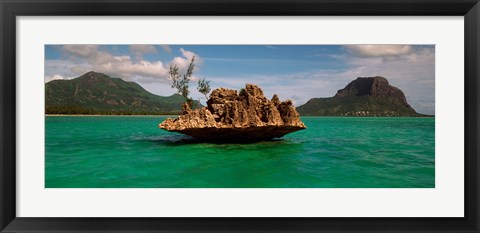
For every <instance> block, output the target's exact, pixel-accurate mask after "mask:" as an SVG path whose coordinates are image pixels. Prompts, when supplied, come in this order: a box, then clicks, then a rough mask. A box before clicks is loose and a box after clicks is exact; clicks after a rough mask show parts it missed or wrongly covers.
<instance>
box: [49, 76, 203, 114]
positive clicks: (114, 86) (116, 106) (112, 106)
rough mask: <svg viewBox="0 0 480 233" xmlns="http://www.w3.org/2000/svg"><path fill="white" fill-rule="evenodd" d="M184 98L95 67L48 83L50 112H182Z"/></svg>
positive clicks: (196, 102) (197, 103)
mask: <svg viewBox="0 0 480 233" xmlns="http://www.w3.org/2000/svg"><path fill="white" fill-rule="evenodd" d="M183 102H185V99H184V98H183V97H182V96H181V95H178V94H174V95H171V96H168V97H163V96H158V95H154V94H152V93H150V92H148V91H146V90H145V89H144V88H143V87H141V86H140V85H138V84H137V83H135V82H126V81H123V80H122V79H119V78H111V77H109V76H108V75H105V74H102V73H97V72H93V71H91V72H88V73H86V74H84V75H82V76H80V77H78V78H75V79H71V80H53V81H50V82H48V83H46V84H45V113H46V114H106V115H110V114H112V115H117V114H119V115H131V114H153V115H158V114H178V113H180V112H181V108H182V103H183ZM194 104H196V105H197V106H200V105H199V102H198V101H195V103H194Z"/></svg>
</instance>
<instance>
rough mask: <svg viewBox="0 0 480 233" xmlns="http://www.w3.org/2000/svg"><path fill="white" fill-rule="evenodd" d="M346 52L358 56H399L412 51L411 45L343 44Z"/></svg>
mask: <svg viewBox="0 0 480 233" xmlns="http://www.w3.org/2000/svg"><path fill="white" fill-rule="evenodd" d="M343 47H344V48H345V49H346V50H347V52H349V53H350V54H353V55H355V56H359V57H385V56H401V55H406V54H410V53H411V52H412V51H413V48H412V46H411V45H344V46H343Z"/></svg>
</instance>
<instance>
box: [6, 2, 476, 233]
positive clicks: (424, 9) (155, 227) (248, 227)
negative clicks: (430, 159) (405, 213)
mask: <svg viewBox="0 0 480 233" xmlns="http://www.w3.org/2000/svg"><path fill="white" fill-rule="evenodd" d="M0 8H1V9H0V10H1V13H0V15H1V18H0V20H1V36H0V39H1V47H0V56H1V64H0V71H1V78H0V87H1V91H0V93H1V94H0V102H1V106H0V112H1V116H0V117H1V119H0V126H1V134H0V138H1V141H0V148H1V152H0V153H1V154H0V161H1V164H0V166H1V173H0V182H1V183H0V229H1V232H301V231H310V232H373V231H377V232H479V229H480V227H479V216H480V215H479V202H478V200H479V199H480V196H479V182H480V179H479V177H480V173H479V158H478V157H479V155H478V152H479V140H478V139H479V137H478V136H479V130H478V126H479V124H478V123H479V119H480V118H479V104H480V101H479V94H478V91H479V90H480V86H479V68H478V66H479V64H480V62H479V55H480V46H479V41H480V29H479V22H480V4H479V2H478V0H463V1H461V0H300V1H294V0H275V1H271V0H230V1H226V0H175V1H173V0H156V1H153V0H142V1H135V0H104V1H93V0H70V1H60V0H1V1H0ZM36 15H38V16H58V15H61V16H68V15H72V16H78V15H82V16H94V15H105V16H118V15H120V16H124V15H125V16H127V15H128V16H150V15H178V16H186V15H196V16H207V15H208V16H220V15H237V16H238V15H240V16H254V15H265V16H299V15H342V16H344V15H349V16H352V15H354V16H363V15H369V16H378V15H425V16H437V15H442V16H453V15H456V16H464V19H465V24H464V26H465V35H464V36H465V97H464V98H465V155H464V156H465V190H464V191H465V217H463V218H21V217H16V201H17V200H16V177H15V176H16V161H15V159H16V117H17V116H16V62H15V61H16V17H17V16H36ZM459 156H460V155H459ZM441 204H442V203H439V205H441Z"/></svg>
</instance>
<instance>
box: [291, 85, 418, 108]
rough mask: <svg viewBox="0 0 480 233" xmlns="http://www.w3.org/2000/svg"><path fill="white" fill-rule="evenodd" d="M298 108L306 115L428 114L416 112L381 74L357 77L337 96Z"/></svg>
mask: <svg viewBox="0 0 480 233" xmlns="http://www.w3.org/2000/svg"><path fill="white" fill-rule="evenodd" d="M297 110H298V112H299V113H300V115H303V116H309V115H310V116H407V117H417V116H426V115H423V114H419V113H417V112H416V111H415V110H414V109H413V108H412V107H411V106H410V104H408V102H407V99H406V97H405V94H404V93H403V91H402V90H400V89H399V88H397V87H394V86H392V85H390V83H389V82H388V80H387V79H386V78H384V77H381V76H374V77H358V78H357V79H355V80H353V81H351V82H350V83H349V84H347V85H346V86H345V87H344V88H342V89H340V90H338V91H337V93H336V94H335V96H333V97H328V98H312V99H310V100H308V101H307V102H306V103H305V104H303V105H301V106H298V107H297Z"/></svg>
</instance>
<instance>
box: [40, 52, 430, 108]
mask: <svg viewBox="0 0 480 233" xmlns="http://www.w3.org/2000/svg"><path fill="white" fill-rule="evenodd" d="M193 56H195V69H194V72H193V75H192V77H191V82H190V90H191V96H192V97H193V99H195V100H200V101H201V102H202V103H205V97H204V96H203V95H202V94H201V93H199V92H198V91H197V89H196V88H197V82H198V80H199V79H201V78H205V79H207V80H210V85H211V87H212V90H213V89H215V88H219V87H224V88H231V89H236V90H240V89H241V88H243V87H244V86H245V84H246V83H253V84H256V85H258V86H260V87H261V88H262V89H263V91H264V93H265V95H266V96H267V98H271V97H272V96H273V94H275V93H276V94H278V95H279V97H280V99H281V100H285V99H291V100H293V102H294V104H295V105H296V106H299V105H302V104H304V103H305V102H307V101H308V100H309V99H311V98H318V97H332V96H334V95H335V93H336V92H337V90H339V89H342V88H344V87H345V86H346V85H347V84H348V83H350V82H351V81H353V80H355V79H356V78H357V77H373V76H382V77H385V78H386V79H387V80H388V81H389V83H390V84H391V85H393V86H396V87H398V88H400V89H401V90H402V91H403V92H404V93H405V96H406V98H407V101H408V103H409V104H410V105H411V106H412V107H413V108H414V109H415V110H416V111H417V112H419V113H423V114H435V46H434V45H404V44H402V45H145V44H132V45H74V44H68V45H45V75H44V79H45V82H49V81H51V80H56V79H73V78H77V77H79V76H81V75H82V74H84V73H86V72H89V71H96V72H100V73H104V74H107V75H109V76H111V77H115V78H121V79H123V80H125V81H133V82H137V83H138V84H140V85H141V86H142V87H144V88H145V89H146V90H147V91H149V92H151V93H153V94H156V95H161V96H169V95H172V94H174V93H175V92H176V90H175V89H172V88H171V85H170V79H169V73H168V71H169V67H170V66H171V65H177V66H178V67H179V69H180V74H183V73H184V71H185V70H186V69H187V67H188V64H189V63H190V60H191V59H192V57H193Z"/></svg>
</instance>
